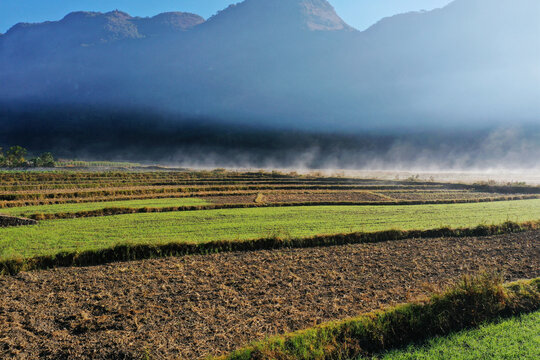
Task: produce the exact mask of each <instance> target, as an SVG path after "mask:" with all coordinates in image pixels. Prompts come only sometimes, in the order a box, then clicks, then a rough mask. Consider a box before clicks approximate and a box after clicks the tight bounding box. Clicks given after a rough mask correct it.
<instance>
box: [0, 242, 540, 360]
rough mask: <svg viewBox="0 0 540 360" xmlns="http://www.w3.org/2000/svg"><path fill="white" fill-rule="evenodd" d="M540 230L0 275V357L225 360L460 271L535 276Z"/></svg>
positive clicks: (407, 295) (539, 270)
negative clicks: (221, 357)
mask: <svg viewBox="0 0 540 360" xmlns="http://www.w3.org/2000/svg"><path fill="white" fill-rule="evenodd" d="M539 259H540V232H529V233H522V234H513V235H504V236H495V237H485V238H461V239H453V238H449V239H431V240H415V239H411V240H404V241H393V242H385V243H378V244H362V245H349V246H338V247H328V248H311V249H295V250H279V251H257V252H248V253H223V254H215V255H207V256H191V257H184V258H168V259H160V260H149V261H137V262H129V263H117V264H113V265H106V266H97V267H89V268H70V269H58V270H51V271H40V272H30V273H21V274H19V275H17V276H14V277H3V278H0V358H4V359H9V358H20V359H68V358H69V359H137V358H140V355H141V353H144V352H148V353H149V354H151V355H153V356H155V358H157V359H177V358H199V357H203V356H206V355H209V354H220V353H224V352H227V351H230V350H232V349H234V348H237V347H239V346H241V345H244V344H246V343H248V342H250V341H252V340H255V339H260V338H263V337H265V336H268V335H272V334H277V333H283V332H287V331H292V330H297V329H302V328H306V327H310V326H313V325H314V324H317V323H320V322H323V321H328V320H333V319H341V318H345V317H349V316H354V315H357V314H358V313H361V312H365V311H370V310H373V309H377V308H380V307H383V306H387V305H390V304H395V303H400V302H406V301H408V300H411V299H414V298H417V297H419V296H422V295H424V294H427V293H428V292H429V291H430V290H429V289H430V287H429V286H427V285H428V284H430V286H431V285H434V286H435V287H437V286H443V285H445V284H448V283H450V282H451V281H453V280H455V279H456V278H458V277H460V276H461V275H463V274H466V273H471V272H476V271H478V270H483V269H487V270H502V271H504V272H505V273H506V278H507V280H515V279H519V278H532V277H537V276H540V262H539Z"/></svg>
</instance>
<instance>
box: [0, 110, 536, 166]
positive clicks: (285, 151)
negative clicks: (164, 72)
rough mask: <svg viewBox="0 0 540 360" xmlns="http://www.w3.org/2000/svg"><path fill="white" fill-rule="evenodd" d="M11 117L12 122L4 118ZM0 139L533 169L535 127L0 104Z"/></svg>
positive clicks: (118, 154) (145, 153)
mask: <svg viewBox="0 0 540 360" xmlns="http://www.w3.org/2000/svg"><path fill="white" fill-rule="evenodd" d="M6 119H9V120H10V121H7V120H6ZM0 122H4V123H5V124H6V126H5V127H4V128H3V131H2V132H0V144H5V145H15V144H21V145H24V146H25V147H27V148H28V149H29V150H31V151H33V152H35V153H40V152H43V151H53V152H54V153H55V154H56V155H57V156H60V157H66V158H80V159H92V160H130V161H138V162H140V161H143V162H144V161H146V162H159V163H163V164H170V165H176V166H204V167H269V168H297V169H310V168H316V169H325V168H326V169H392V170H413V169H423V170H434V171H435V170H452V169H454V170H471V169H473V170H486V169H516V170H518V169H519V170H523V169H525V170H527V169H540V127H539V126H534V125H528V126H514V127H510V126H509V127H504V128H503V127H499V128H495V127H491V128H488V127H486V128H481V129H476V130H474V131H472V130H468V129H467V130H465V131H460V130H452V131H449V130H448V129H445V130H440V131H435V130H427V131H426V130H424V131H422V130H417V131H402V130H399V131H384V132H380V131H379V132H377V131H363V132H348V133H346V132H343V131H333V132H330V131H308V130H298V129H296V130H291V129H289V128H286V127H281V128H279V127H269V126H267V127H261V126H246V125H245V124H235V123H223V122H220V121H215V120H212V119H204V118H182V117H179V116H175V115H168V116H165V115H163V114H156V113H153V112H151V111H148V110H138V111H132V112H128V111H125V110H112V109H108V110H103V109H101V108H100V109H98V110H96V109H93V108H91V107H81V106H71V107H62V108H57V107H47V106H41V107H36V106H3V107H1V110H0Z"/></svg>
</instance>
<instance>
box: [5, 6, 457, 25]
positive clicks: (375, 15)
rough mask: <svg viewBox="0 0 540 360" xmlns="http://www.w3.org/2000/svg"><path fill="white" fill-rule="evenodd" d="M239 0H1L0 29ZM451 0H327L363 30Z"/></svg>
mask: <svg viewBox="0 0 540 360" xmlns="http://www.w3.org/2000/svg"><path fill="white" fill-rule="evenodd" d="M236 2H239V0H152V1H148V0H48V1H46V0H0V32H6V31H7V30H8V29H9V28H10V27H11V26H13V25H14V24H16V23H18V22H41V21H45V20H59V19H61V18H62V17H64V15H66V14H67V13H69V12H71V11H77V10H88V11H101V12H105V11H110V10H114V9H119V10H122V11H125V12H127V13H129V14H131V15H133V16H153V15H156V14H159V13H161V12H165V11H187V12H193V13H196V14H199V15H201V16H203V17H205V18H208V17H210V16H211V15H213V14H215V13H216V12H217V11H218V10H221V9H223V8H225V7H227V6H228V5H229V4H232V3H236ZM449 2H451V0H330V3H331V4H332V5H334V7H335V8H336V10H337V12H338V14H339V15H340V16H341V17H342V18H343V19H344V20H345V21H346V22H348V23H349V24H350V25H352V26H354V27H356V28H357V29H359V30H363V29H365V28H367V27H369V26H370V25H372V24H374V23H375V22H377V21H378V20H380V19H381V18H383V17H386V16H391V15H395V14H398V13H402V12H407V11H416V10H430V9H433V8H437V7H441V6H444V5H446V4H448V3H449Z"/></svg>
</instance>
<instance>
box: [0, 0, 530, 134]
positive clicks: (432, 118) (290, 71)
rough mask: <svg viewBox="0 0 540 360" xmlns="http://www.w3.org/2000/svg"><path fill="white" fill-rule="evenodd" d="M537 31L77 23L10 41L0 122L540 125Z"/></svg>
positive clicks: (318, 0) (473, 24) (301, 0)
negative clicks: (43, 113)
mask: <svg viewBox="0 0 540 360" xmlns="http://www.w3.org/2000/svg"><path fill="white" fill-rule="evenodd" d="M539 18H540V1H538V0H497V1H490V0H456V1H454V2H452V3H451V4H449V5H448V6H446V7H444V8H442V9H438V10H434V11H429V12H415V13H409V14H403V15H398V16H394V17H390V18H387V19H383V20H381V21H380V22H379V23H377V24H376V25H374V26H372V27H371V28H369V29H368V30H366V31H363V32H360V31H357V30H355V29H353V28H351V27H350V26H348V25H347V24H346V23H345V22H344V21H343V20H342V19H341V18H340V17H339V16H338V15H337V14H336V12H335V11H334V9H333V7H332V6H331V5H330V4H329V3H328V2H327V1H326V0H246V1H244V2H242V3H239V4H237V5H232V6H230V7H228V8H227V9H225V10H223V11H221V12H219V13H218V14H216V15H215V16H213V17H211V18H210V19H208V20H207V21H204V19H202V18H200V17H198V16H196V15H193V14H183V13H169V14H161V15H158V16H156V17H153V18H133V17H131V16H129V15H128V14H125V13H122V12H120V11H113V12H110V13H106V14H100V13H87V12H78V13H73V14H69V15H67V16H66V17H65V18H64V19H62V20H60V21H57V22H46V23H42V24H18V25H15V26H14V27H13V28H12V29H10V30H9V31H8V32H7V33H6V34H4V35H3V36H1V37H0V84H2V86H0V101H1V102H4V103H9V104H10V109H11V110H10V114H11V115H9V116H3V117H2V116H0V118H3V119H8V120H5V121H8V122H9V121H10V120H9V119H13V118H14V117H16V115H14V114H16V113H17V109H18V108H19V109H22V108H24V109H28V108H32V109H39V106H49V107H50V106H58V105H64V106H67V105H69V106H85V107H86V108H87V109H88V108H92V109H93V110H92V111H96V109H122V110H126V111H146V112H150V113H154V114H161V115H166V116H171V117H172V116H177V118H181V119H184V120H185V121H188V120H187V119H192V120H189V121H195V122H196V121H198V120H196V119H202V118H204V119H210V120H212V121H213V122H217V123H221V124H237V125H238V124H244V125H246V124H249V125H250V126H264V127H274V128H278V129H289V128H295V129H299V130H302V131H326V130H331V131H332V132H361V131H371V132H373V131H377V132H380V131H385V132H394V133H395V132H403V131H416V129H418V128H423V129H430V128H431V129H454V130H459V129H462V128H463V127H464V126H475V127H476V128H482V127H490V126H492V127H495V126H498V125H500V124H515V123H523V124H526V123H528V124H531V123H532V124H535V123H536V124H537V123H539V122H540V101H538V99H540V41H538V39H539V38H540V21H538V19H539ZM22 103H24V104H25V105H24V106H23V105H17V104H22ZM29 105H32V106H33V107H32V106H29ZM0 115H1V114H0ZM0 121H1V120H0ZM86 121H88V122H89V123H91V116H90V117H87V118H86ZM51 124H54V121H51ZM237 125H231V126H237Z"/></svg>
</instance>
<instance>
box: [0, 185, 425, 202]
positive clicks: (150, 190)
mask: <svg viewBox="0 0 540 360" xmlns="http://www.w3.org/2000/svg"><path fill="white" fill-rule="evenodd" d="M399 188H400V189H402V190H404V189H418V188H417V187H415V186H410V185H403V186H400V187H399ZM390 189H395V186H391V185H374V186H369V185H368V186H366V185H278V186H274V185H217V186H192V187H176V186H153V187H132V188H108V189H99V190H77V191H62V190H46V191H41V192H32V191H29V192H27V191H18V192H0V201H14V200H39V199H73V198H85V197H99V196H107V197H111V196H122V195H144V194H164V193H170V194H174V193H192V192H210V191H241V190H243V191H249V190H251V191H262V190H390Z"/></svg>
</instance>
